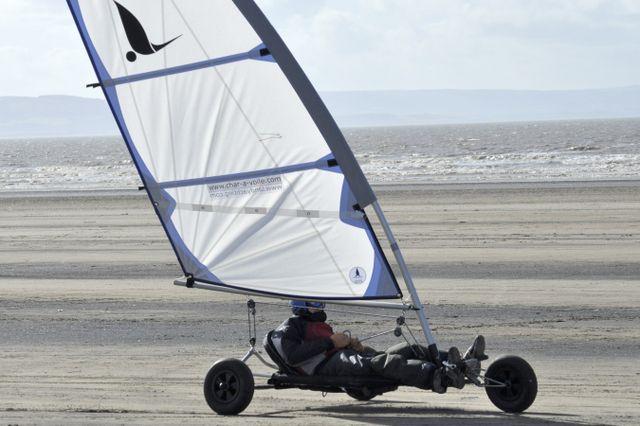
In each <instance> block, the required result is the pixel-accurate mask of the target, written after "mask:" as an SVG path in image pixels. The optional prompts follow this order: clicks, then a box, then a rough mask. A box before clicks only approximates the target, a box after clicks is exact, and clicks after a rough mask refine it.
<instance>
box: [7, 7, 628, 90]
mask: <svg viewBox="0 0 640 426" xmlns="http://www.w3.org/2000/svg"><path fill="white" fill-rule="evenodd" d="M102 1H106V0H102ZM158 1H160V0H158ZM213 1H230V0H213ZM257 3H258V4H259V5H260V6H261V7H262V8H263V10H264V11H265V13H266V14H267V16H268V17H269V18H270V20H271V21H272V23H273V24H274V26H275V27H276V29H277V30H278V31H279V32H280V34H281V35H282V36H283V38H284V40H285V42H286V43H287V44H288V45H289V47H290V48H291V50H292V51H293V53H294V55H295V56H296V57H297V59H298V61H299V62H300V63H301V65H302V67H303V69H304V70H305V71H306V73H307V75H308V76H309V78H310V79H311V81H312V82H313V83H314V85H315V86H316V88H318V89H319V90H320V91H330V90H396V89H400V90H415V89H514V90H558V89H562V90H564V89H589V88H609V87H621V86H631V85H638V84H640V0H535V1H532V0H475V1H472V0H304V1H302V0H257ZM0 63H1V64H2V70H1V71H0V96H38V95H48V94H65V95H77V96H89V97H101V93H100V91H98V90H89V89H85V88H84V86H85V84H86V83H89V82H93V81H95V76H94V74H93V70H92V69H91V65H90V63H89V60H88V58H87V55H86V53H85V51H84V47H83V46H82V42H81V40H80V37H79V35H78V33H77V30H76V28H75V25H74V23H73V20H72V18H71V15H70V13H69V11H68V9H67V6H66V2H65V1H64V0H0Z"/></svg>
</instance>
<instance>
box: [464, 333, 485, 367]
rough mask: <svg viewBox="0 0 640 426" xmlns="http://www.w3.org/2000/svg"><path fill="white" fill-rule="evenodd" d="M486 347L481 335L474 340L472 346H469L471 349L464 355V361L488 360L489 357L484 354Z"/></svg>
mask: <svg viewBox="0 0 640 426" xmlns="http://www.w3.org/2000/svg"><path fill="white" fill-rule="evenodd" d="M484 347H485V342H484V336H482V335H481V334H479V335H478V336H476V338H475V339H474V340H473V343H472V344H471V346H469V349H467V351H466V352H465V353H464V357H463V359H465V360H467V359H472V358H473V359H477V360H479V361H484V360H485V359H488V358H489V357H488V356H486V355H485V353H484Z"/></svg>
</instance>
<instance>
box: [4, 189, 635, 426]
mask: <svg viewBox="0 0 640 426" xmlns="http://www.w3.org/2000/svg"><path fill="white" fill-rule="evenodd" d="M376 191H377V193H378V194H379V198H380V201H381V203H382V205H383V207H384V208H385V211H386V212H387V213H388V217H389V219H390V221H391V223H392V226H393V229H394V231H395V232H396V234H397V237H398V239H399V241H400V245H401V247H402V248H403V250H404V251H405V255H406V257H407V260H408V262H409V264H410V267H411V269H412V271H414V274H415V278H416V283H417V286H418V288H419V293H420V294H421V296H422V297H423V298H425V299H426V300H427V301H428V302H429V305H428V314H429V317H430V318H431V321H432V323H433V326H434V328H435V332H436V335H437V337H438V338H439V341H440V344H441V346H442V347H446V346H448V345H452V344H456V345H458V346H460V347H464V346H466V345H467V344H468V343H469V342H470V341H471V339H472V338H473V336H474V335H475V334H476V333H479V332H482V333H483V334H484V335H485V336H486V337H487V341H488V352H489V354H490V355H491V357H492V358H495V356H497V355H498V354H503V353H513V354H518V355H521V356H523V357H525V358H526V359H527V360H528V361H529V362H530V363H531V364H532V366H533V367H534V368H535V370H536V372H537V374H538V380H539V383H540V389H539V394H538V399H537V400H536V402H535V403H534V405H533V406H532V407H531V408H530V409H529V410H528V411H527V413H526V414H524V415H521V416H512V415H506V414H503V413H501V412H500V411H498V410H497V409H496V408H495V407H493V406H492V404H491V403H490V402H489V400H488V399H487V397H486V395H485V394H484V391H483V390H482V389H478V388H475V387H472V386H468V387H467V388H465V389H464V390H462V391H458V390H455V389H453V390H451V391H450V392H449V393H447V394H446V395H436V394H433V393H431V392H428V391H419V390H415V389H411V388H401V389H400V390H399V391H397V392H393V393H389V394H385V395H383V396H380V397H378V398H376V399H374V400H373V401H371V402H368V403H361V402H357V401H354V400H352V399H350V398H349V397H348V396H346V395H341V394H329V395H327V396H326V397H325V398H323V397H322V395H321V394H320V393H317V392H308V391H296V390H286V391H274V390H258V391H256V394H255V396H254V399H253V402H252V404H251V405H250V406H249V408H248V409H247V410H246V411H245V412H244V413H243V415H241V416H239V417H230V418H222V417H218V416H215V414H213V413H212V412H211V411H210V409H209V408H208V407H207V405H206V403H205V402H204V399H203V396H202V379H203V376H204V374H205V373H206V371H207V369H208V368H209V366H210V365H211V364H212V363H213V362H214V361H215V360H216V359H218V358H223V357H230V356H232V357H240V356H242V355H243V354H244V352H245V351H246V349H247V330H246V308H245V305H244V301H245V298H243V297H238V296H233V295H226V294H221V293H215V292H208V291H204V290H188V289H185V288H180V287H175V286H173V285H172V284H171V282H172V280H173V279H174V278H175V277H178V276H179V275H180V271H179V268H178V266H177V262H176V261H175V258H174V256H173V252H172V251H171V248H170V246H169V243H168V242H167V240H166V238H165V237H164V234H163V231H162V228H161V227H160V226H159V224H158V222H157V219H156V217H155V216H154V214H153V212H152V210H151V208H150V207H149V203H148V201H147V200H146V198H145V196H144V194H141V193H137V192H120V193H114V192H91V193H33V194H10V193H4V194H0V205H1V206H2V209H0V241H1V242H2V243H1V244H0V252H1V255H0V342H1V343H0V345H1V348H2V350H0V423H5V424H15V423H18V424H30V423H38V424H43V423H47V424H51V423H57V424H92V423H93V424H106V423H120V424H121V423H136V424H138V423H140V424H175V423H179V422H181V423H185V424H211V423H218V424H227V423H230V424H246V423H285V424H301V423H303V422H304V423H306V424H309V425H312V424H327V423H334V424H345V423H346V424H352V423H371V424H425V423H429V424H434V425H438V424H444V425H455V424H472V425H480V424H507V425H511V424H527V425H538V424H574V423H579V424H638V422H640V390H639V389H638V386H639V384H640V355H639V354H640V308H639V305H640V221H639V220H638V218H640V183H634V182H609V183H557V184H478V185H437V186H428V185H413V186H380V187H378V188H376ZM285 316H286V309H284V308H276V307H270V306H266V305H260V304H259V305H258V319H259V332H260V333H264V332H266V331H267V330H268V329H269V328H272V327H274V326H276V325H277V324H278V323H279V322H280V321H281V320H282V318H283V317H285ZM331 317H332V318H333V322H334V324H335V325H336V328H338V329H350V330H352V331H353V332H354V333H356V334H360V335H366V334H369V333H372V332H375V331H382V330H386V329H389V328H391V327H392V325H393V320H392V319H389V320H387V319H385V318H376V319H373V320H370V319H366V318H364V317H362V316H353V315H346V314H341V313H332V315H331ZM413 324H415V321H414V322H413ZM393 342H394V340H393V339H392V338H389V337H385V338H382V339H379V340H376V341H375V345H376V346H378V347H383V346H385V345H387V344H391V343H393ZM251 365H252V367H254V369H255V370H256V371H262V372H266V371H267V370H266V368H264V367H259V366H258V365H257V364H255V363H251Z"/></svg>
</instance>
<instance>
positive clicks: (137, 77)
mask: <svg viewBox="0 0 640 426" xmlns="http://www.w3.org/2000/svg"><path fill="white" fill-rule="evenodd" d="M263 49H264V44H261V45H259V46H258V47H256V48H255V49H251V50H249V51H248V52H244V53H236V54H234V55H228V56H222V57H220V58H214V59H207V60H205V61H200V62H194V63H191V64H185V65H177V66H175V67H169V68H164V69H161V70H155V71H148V72H143V73H139V74H131V75H127V76H123V77H117V78H112V79H109V80H104V81H103V82H102V85H103V86H117V85H120V84H126V83H134V82H137V81H143V80H151V79H153V78H159V77H166V76H169V75H174V74H182V73H185V72H190V71H196V70H200V69H204V68H212V67H217V66H220V65H226V64H231V63H234V62H240V61H246V60H248V59H262V58H261V57H262V56H263V54H262V53H261V51H262V50H263Z"/></svg>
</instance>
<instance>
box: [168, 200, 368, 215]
mask: <svg viewBox="0 0 640 426" xmlns="http://www.w3.org/2000/svg"><path fill="white" fill-rule="evenodd" d="M176 208H177V209H181V210H187V211H195V212H210V213H227V214H231V213H238V214H249V215H274V216H289V217H299V218H314V219H339V218H340V214H341V212H339V211H329V210H308V209H307V210H303V209H276V210H275V211H274V210H273V209H270V208H268V207H228V206H215V205H212V204H198V203H176ZM345 213H346V214H347V215H349V216H350V217H352V218H354V219H362V213H361V212H358V211H350V212H345Z"/></svg>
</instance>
